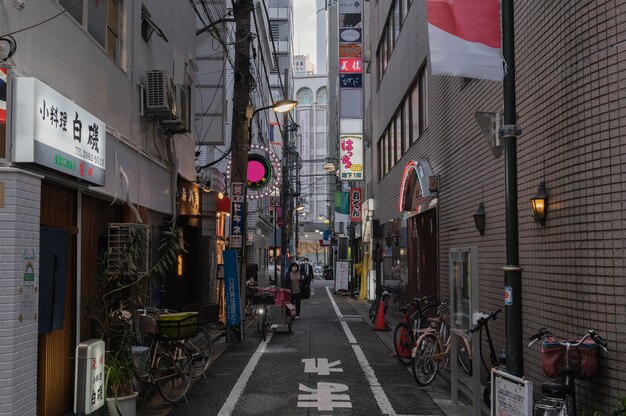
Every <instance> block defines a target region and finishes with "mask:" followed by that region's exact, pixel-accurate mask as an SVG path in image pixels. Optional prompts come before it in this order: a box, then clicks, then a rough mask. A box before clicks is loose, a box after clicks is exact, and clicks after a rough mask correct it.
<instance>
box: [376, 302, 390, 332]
mask: <svg viewBox="0 0 626 416" xmlns="http://www.w3.org/2000/svg"><path fill="white" fill-rule="evenodd" d="M386 330H387V327H386V326H385V302H383V301H382V300H381V301H380V303H379V304H378V313H377V314H376V325H374V331H386Z"/></svg>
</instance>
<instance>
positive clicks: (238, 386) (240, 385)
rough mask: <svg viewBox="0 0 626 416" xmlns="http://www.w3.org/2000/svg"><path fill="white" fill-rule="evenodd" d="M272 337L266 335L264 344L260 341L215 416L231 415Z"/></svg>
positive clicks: (270, 334)
mask: <svg viewBox="0 0 626 416" xmlns="http://www.w3.org/2000/svg"><path fill="white" fill-rule="evenodd" d="M272 335H273V333H272V332H270V333H269V334H267V341H265V342H263V341H261V343H260V344H259V346H258V347H257V349H256V351H255V352H254V354H252V358H250V361H248V364H247V365H246V368H244V369H243V372H242V373H241V375H240V376H239V379H238V380H237V383H235V386H234V387H233V389H232V390H231V391H230V394H229V395H228V398H227V399H226V402H225V403H224V405H223V406H222V408H221V409H220V412H219V413H218V414H217V416H230V415H232V414H233V410H235V405H236V404H237V402H238V401H239V398H240V397H241V395H242V394H243V391H244V389H245V388H246V385H247V384H248V381H249V380H250V376H251V375H252V372H253V371H254V369H255V367H256V366H257V364H258V363H259V360H260V359H261V355H263V353H264V352H265V349H266V348H267V344H269V342H270V340H271V339H272Z"/></svg>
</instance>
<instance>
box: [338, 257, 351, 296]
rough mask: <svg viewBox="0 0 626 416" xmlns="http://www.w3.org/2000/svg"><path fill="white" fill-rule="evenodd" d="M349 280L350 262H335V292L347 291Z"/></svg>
mask: <svg viewBox="0 0 626 416" xmlns="http://www.w3.org/2000/svg"><path fill="white" fill-rule="evenodd" d="M349 278H350V262H347V261H337V263H336V271H335V292H339V291H340V290H345V291H347V290H348V279H349Z"/></svg>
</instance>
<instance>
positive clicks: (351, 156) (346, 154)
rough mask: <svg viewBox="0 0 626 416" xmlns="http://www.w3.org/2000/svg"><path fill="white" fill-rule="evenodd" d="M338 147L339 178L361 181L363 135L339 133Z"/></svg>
mask: <svg viewBox="0 0 626 416" xmlns="http://www.w3.org/2000/svg"><path fill="white" fill-rule="evenodd" d="M339 139H340V149H339V163H340V167H339V179H341V180H345V181H362V180H363V179H364V177H363V135H362V134H349V135H341V136H340V137H339Z"/></svg>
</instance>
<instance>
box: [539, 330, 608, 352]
mask: <svg viewBox="0 0 626 416" xmlns="http://www.w3.org/2000/svg"><path fill="white" fill-rule="evenodd" d="M548 335H552V336H554V335H553V334H552V333H551V332H550V331H549V330H548V329H546V328H541V329H540V330H539V332H537V333H536V334H535V335H533V336H531V337H530V338H528V340H529V341H530V343H529V344H528V346H529V347H530V346H532V345H533V344H534V343H535V342H537V341H538V340H540V339H541V338H545V337H546V336H548ZM588 339H593V342H595V343H596V345H599V346H600V348H602V349H603V350H604V352H608V349H607V347H608V344H607V342H606V341H605V340H604V339H603V338H602V337H601V336H600V335H598V333H597V332H596V331H595V330H593V329H590V330H588V331H587V333H586V334H585V336H584V337H582V338H581V339H579V340H578V341H567V340H566V341H562V340H560V339H558V338H556V337H555V339H554V341H553V342H555V343H557V344H559V345H561V346H563V347H578V346H579V345H581V344H583V343H584V342H585V341H586V340H588Z"/></svg>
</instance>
